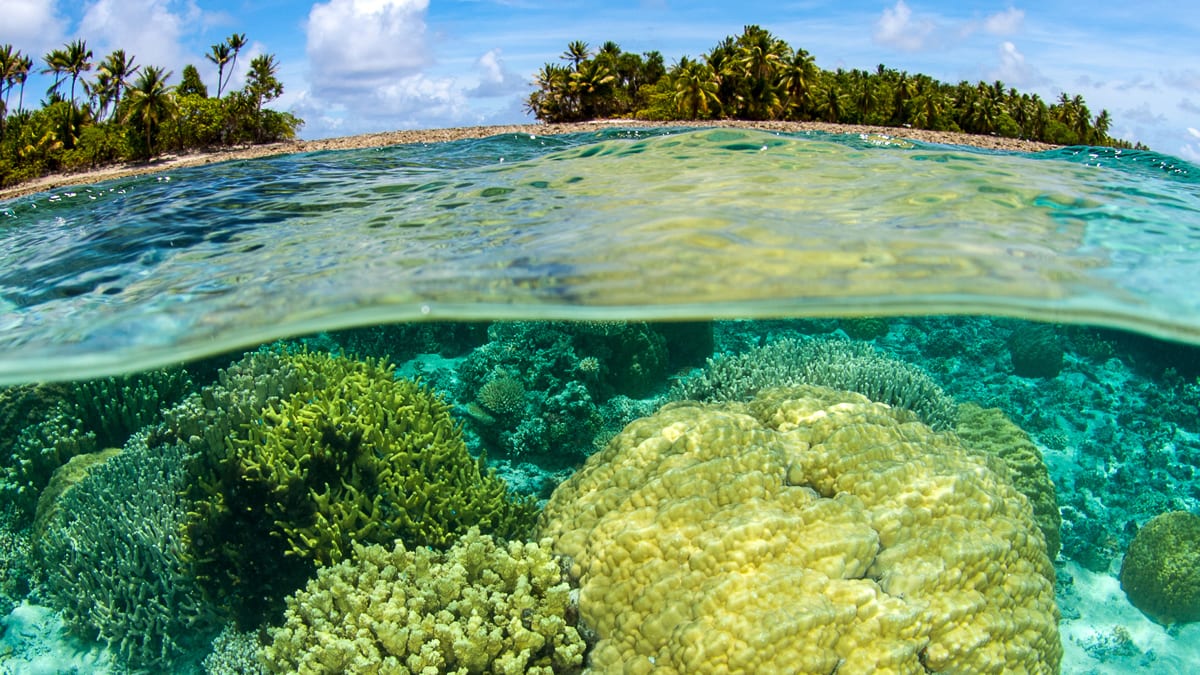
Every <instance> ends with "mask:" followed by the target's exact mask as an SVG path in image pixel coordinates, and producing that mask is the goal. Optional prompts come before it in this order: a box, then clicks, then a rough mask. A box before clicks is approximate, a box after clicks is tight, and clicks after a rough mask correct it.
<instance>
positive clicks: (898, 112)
mask: <svg viewBox="0 0 1200 675" xmlns="http://www.w3.org/2000/svg"><path fill="white" fill-rule="evenodd" d="M643 56H644V58H643ZM643 56H639V55H637V54H629V53H626V52H622V51H621V48H620V47H619V46H618V45H617V44H616V43H614V42H611V41H610V42H606V43H604V45H603V46H602V47H601V48H600V50H599V51H598V52H596V53H595V54H593V53H591V51H590V50H589V49H588V46H587V44H586V43H583V42H579V41H575V42H571V43H569V44H568V46H567V50H566V51H565V52H564V53H563V55H562V57H561V58H562V60H564V61H566V62H567V64H566V65H564V64H558V63H547V64H545V65H544V66H543V67H542V69H541V70H540V71H539V72H538V74H537V77H536V84H537V87H538V88H537V90H536V91H534V92H533V93H531V94H530V95H529V99H528V101H527V102H526V107H527V108H528V110H529V111H530V112H532V113H533V114H534V115H536V116H537V118H538V119H540V120H544V121H547V122H573V121H580V120H587V119H593V118H599V117H633V118H638V119H648V120H705V119H719V118H726V119H728V118H732V119H744V120H797V121H809V120H818V121H824V122H838V123H843V124H869V125H879V126H894V127H899V126H909V127H916V128H919V129H933V130H939V131H963V132H967V133H973V134H995V135H998V136H1007V137H1012V138H1026V139H1032V140H1038V141H1044V142H1047V143H1056V144H1060V145H1110V146H1120V147H1128V145H1129V144H1128V143H1127V142H1125V141H1120V140H1116V139H1113V138H1111V137H1110V136H1109V135H1108V129H1109V126H1110V124H1111V121H1112V120H1111V117H1110V116H1109V114H1108V111H1107V110H1102V111H1101V112H1100V114H1099V115H1096V116H1095V117H1093V116H1092V114H1091V112H1090V111H1089V110H1088V108H1087V105H1086V104H1085V103H1084V100H1083V97H1081V96H1070V95H1068V94H1066V93H1063V94H1062V95H1061V96H1060V97H1059V99H1058V101H1056V102H1054V103H1050V104H1047V103H1046V102H1045V101H1043V100H1042V99H1041V98H1040V97H1039V96H1038V95H1037V94H1023V93H1020V92H1018V91H1017V90H1016V89H1013V88H1009V87H1006V86H1005V85H1004V83H1002V82H1000V81H996V82H993V83H991V84H988V83H986V82H979V83H976V84H972V83H970V82H966V81H963V82H959V83H958V84H956V85H951V84H946V83H943V82H939V81H938V80H935V79H933V78H932V77H930V76H928V75H920V74H917V75H913V74H909V73H907V72H904V71H897V70H894V69H892V68H888V67H886V66H884V65H882V64H881V65H880V66H879V67H878V68H876V70H875V71H874V72H870V71H865V70H857V69H855V70H849V71H847V70H843V69H841V68H838V69H837V70H833V71H829V70H822V69H821V68H818V67H817V65H816V63H815V62H814V61H813V57H812V55H810V54H809V53H808V52H806V51H805V50H803V49H799V48H796V49H793V48H792V47H791V46H790V45H788V43H787V42H785V41H783V40H781V39H779V38H777V37H775V36H774V35H772V34H771V33H770V32H769V31H767V30H765V29H763V28H760V27H759V26H746V27H745V28H744V30H743V32H742V34H741V35H739V36H736V37H735V36H729V37H726V38H725V39H724V40H722V41H721V42H719V43H717V45H716V46H715V47H713V48H712V49H711V50H709V52H708V53H707V54H704V55H703V56H702V57H700V58H699V59H692V58H690V57H687V56H684V57H681V58H680V59H679V61H678V62H676V63H675V64H674V65H673V66H671V67H670V69H666V68H664V66H663V59H662V55H661V54H659V53H658V52H649V53H647V54H645V55H643Z"/></svg>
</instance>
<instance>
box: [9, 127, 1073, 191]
mask: <svg viewBox="0 0 1200 675" xmlns="http://www.w3.org/2000/svg"><path fill="white" fill-rule="evenodd" d="M618 126H619V127H647V128H661V127H729V128H738V129H758V130H762V131H785V132H795V131H823V132H828V133H835V134H839V133H840V134H884V135H887V136H892V137H895V138H903V139H908V140H914V141H922V142H926V143H944V144H950V145H968V146H973V147H977V148H985V149H990V150H1013V151H1017V152H1040V151H1043V150H1052V149H1054V148H1057V147H1059V146H1057V145H1051V144H1049V143H1040V142H1037V141H1025V140H1020V139H1016V138H1004V137H1001V136H979V135H974V134H965V133H961V132H953V131H930V130H928V129H909V128H900V127H876V126H864V125H857V124H831V123H828V122H780V121H768V122H752V121H747V120H703V121H694V122H680V121H675V122H646V121H641V120H622V119H618V120H601V121H591V122H571V123H562V124H544V123H533V124H509V125H499V126H474V127H447V128H440V129H413V130H402V131H387V132H378V133H370V134H359V135H357V136H342V137H338V138H323V139H319V140H311V141H303V140H295V141H283V142H280V143H270V144H267V145H251V146H243V147H234V148H220V149H216V150H211V151H198V152H190V153H187V154H182V155H172V154H167V155H162V156H160V157H158V158H156V159H154V160H151V161H149V162H134V163H124V164H114V165H111V166H105V167H100V168H97V169H90V170H87V171H81V172H77V173H55V174H50V175H47V176H42V177H41V178H35V179H34V180H31V181H27V182H25V183H21V184H19V185H14V186H12V187H8V188H3V189H0V200H6V199H15V198H17V197H24V196H26V195H31V194H35V193H38V192H45V191H48V190H55V189H58V188H63V187H71V186H76V185H90V184H93V183H99V182H101V181H105V180H110V179H113V178H126V177H130V176H142V175H146V174H153V173H160V172H163V171H169V170H171V169H180V168H184V167H193V166H203V165H205V164H212V163H216V162H226V161H231V160H239V159H257V158H259V157H273V156H276V155H287V154H295V153H302V152H320V151H324V150H354V149H361V148H380V147H387V146H390V145H402V144H409V143H441V142H445V141H457V140H462V139H473V138H486V137H488V136H496V135H500V134H511V133H519V134H537V135H539V136H550V135H555V134H569V133H579V132H588V131H597V130H600V129H608V128H612V127H618Z"/></svg>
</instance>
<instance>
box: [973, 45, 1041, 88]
mask: <svg viewBox="0 0 1200 675" xmlns="http://www.w3.org/2000/svg"><path fill="white" fill-rule="evenodd" d="M988 79H991V80H1000V81H1002V82H1004V83H1005V84H1007V85H1009V86H1010V87H1017V88H1019V89H1024V88H1027V87H1032V86H1035V85H1039V84H1046V83H1047V82H1048V80H1047V79H1046V76H1044V75H1042V74H1041V72H1039V71H1038V69H1037V68H1034V67H1033V66H1032V65H1031V64H1030V63H1029V62H1027V61H1026V60H1025V55H1024V54H1022V53H1021V51H1020V50H1019V49H1017V46H1016V45H1015V44H1013V43H1012V42H1009V41H1008V40H1005V41H1004V42H1003V43H1001V44H1000V64H999V65H998V66H997V67H996V68H995V69H994V70H992V71H991V72H990V73H989V74H988Z"/></svg>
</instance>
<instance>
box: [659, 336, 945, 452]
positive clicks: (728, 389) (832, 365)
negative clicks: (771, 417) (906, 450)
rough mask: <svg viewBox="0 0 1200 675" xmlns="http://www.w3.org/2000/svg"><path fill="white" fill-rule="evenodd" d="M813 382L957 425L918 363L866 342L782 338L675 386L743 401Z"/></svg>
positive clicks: (714, 362)
mask: <svg viewBox="0 0 1200 675" xmlns="http://www.w3.org/2000/svg"><path fill="white" fill-rule="evenodd" d="M798 384H814V385H819V386H823V387H830V388H833V389H841V390H845V391H854V392H858V393H860V394H862V395H864V396H866V397H867V398H869V399H871V400H872V401H878V402H879V403H886V404H888V405H890V406H894V407H897V408H904V409H906V410H911V411H913V412H915V413H916V414H917V415H918V416H920V418H921V420H922V421H923V422H925V423H926V424H928V425H929V426H931V427H933V428H934V429H939V430H940V429H947V428H950V427H952V426H954V419H955V415H956V411H955V406H954V401H953V400H952V399H951V398H950V397H949V396H947V395H946V394H945V393H944V392H943V391H942V388H941V387H939V386H938V385H937V383H936V382H934V381H933V379H931V378H930V377H929V375H927V374H925V372H924V371H922V370H921V369H919V368H917V367H916V366H912V365H909V364H907V363H904V362H903V361H899V360H897V359H894V358H891V357H888V356H886V355H884V354H883V353H882V352H880V351H878V350H876V349H875V348H874V347H873V346H871V345H870V344H868V343H864V342H851V341H848V340H826V339H812V340H805V341H798V340H790V339H784V340H780V341H778V342H775V343H773V344H770V345H767V346H765V347H759V348H757V349H752V350H750V351H748V352H745V353H743V354H737V355H731V356H724V357H719V358H716V359H710V360H709V362H708V366H707V367H706V368H705V370H704V371H703V372H702V373H700V374H699V375H696V376H693V377H690V378H687V379H685V380H681V381H680V382H678V383H677V384H676V385H675V387H673V388H672V390H671V392H670V394H669V397H670V398H671V399H672V400H676V401H678V400H685V399H687V400H695V401H742V400H746V399H749V398H752V397H753V396H754V395H755V394H757V393H758V392H759V391H761V390H763V389H769V388H771V387H786V386H792V385H798Z"/></svg>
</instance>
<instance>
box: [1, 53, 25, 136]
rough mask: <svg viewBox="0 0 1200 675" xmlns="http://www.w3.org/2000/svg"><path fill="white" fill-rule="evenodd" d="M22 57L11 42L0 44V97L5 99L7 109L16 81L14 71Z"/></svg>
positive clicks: (6, 108)
mask: <svg viewBox="0 0 1200 675" xmlns="http://www.w3.org/2000/svg"><path fill="white" fill-rule="evenodd" d="M20 57H21V52H20V51H13V46H12V45H11V44H3V45H0V98H2V99H4V109H5V110H8V95H9V94H11V93H12V87H13V84H15V83H16V76H15V75H14V73H15V72H16V70H17V60H18V59H20ZM3 118H4V116H3V115H2V114H0V120H2V119H3Z"/></svg>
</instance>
